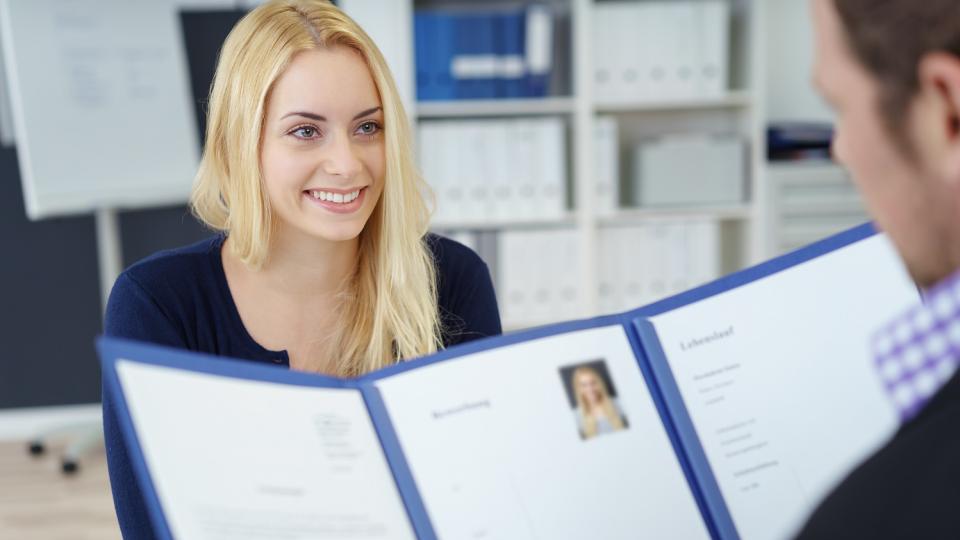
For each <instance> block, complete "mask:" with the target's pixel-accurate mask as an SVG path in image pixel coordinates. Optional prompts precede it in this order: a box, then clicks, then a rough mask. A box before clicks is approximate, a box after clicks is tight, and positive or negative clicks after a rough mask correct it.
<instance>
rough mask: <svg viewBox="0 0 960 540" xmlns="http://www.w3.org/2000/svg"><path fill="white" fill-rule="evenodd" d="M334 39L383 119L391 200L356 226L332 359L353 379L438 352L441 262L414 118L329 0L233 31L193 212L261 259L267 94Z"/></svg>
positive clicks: (282, 5)
mask: <svg viewBox="0 0 960 540" xmlns="http://www.w3.org/2000/svg"><path fill="white" fill-rule="evenodd" d="M334 46H345V47H349V48H351V49H353V50H355V51H357V52H358V53H359V54H360V55H361V56H362V57H363V59H364V61H365V62H366V64H367V66H368V68H369V69H370V73H371V75H372V76H373V80H374V83H375V84H376V87H377V90H378V91H379V94H380V100H381V105H382V107H383V116H384V140H385V154H386V156H385V157H386V173H385V178H384V188H383V195H382V196H381V198H380V200H379V201H378V202H377V205H376V207H375V208H374V211H373V213H372V215H371V216H370V219H369V220H368V221H367V223H366V226H365V227H364V229H363V231H362V232H361V233H360V238H359V243H360V246H359V259H358V261H357V269H356V273H355V275H354V276H353V280H352V282H351V283H350V284H349V286H348V290H346V291H345V294H344V295H343V303H342V306H341V308H340V312H339V313H338V315H339V321H340V327H339V328H337V329H336V331H335V332H334V336H335V343H336V346H335V347H334V350H335V351H336V352H335V354H337V358H336V359H334V362H332V364H333V365H335V370H336V372H337V373H338V374H340V375H344V376H353V375H358V374H361V373H366V372H369V371H372V370H375V369H378V368H380V367H383V366H385V365H388V364H391V363H394V362H396V361H399V360H402V359H409V358H413V357H416V356H421V355H424V354H429V353H432V352H435V351H436V350H437V349H438V347H440V346H441V343H440V335H441V334H440V323H439V318H438V312H437V286H436V269H435V268H434V261H433V258H432V256H431V252H430V250H429V247H428V246H427V245H426V233H427V227H428V223H429V218H430V213H429V209H428V207H427V204H426V202H425V200H424V196H425V194H428V193H429V190H428V188H427V187H426V184H425V183H424V182H423V180H422V178H421V177H420V175H419V173H418V172H417V169H416V166H415V165H414V162H413V155H412V152H413V149H412V147H411V142H410V141H411V138H412V136H411V132H410V126H409V124H408V120H407V116H406V113H405V112H404V109H403V105H402V103H401V101H400V98H399V94H398V92H397V89H396V85H395V84H394V81H393V77H392V75H391V74H390V71H389V68H388V67H387V64H386V61H385V60H384V59H383V55H382V54H381V53H380V50H379V49H378V48H377V46H376V45H375V44H374V43H373V40H371V39H370V37H369V36H368V35H367V34H366V33H365V32H364V31H363V30H362V29H361V28H360V27H359V26H358V25H357V24H356V23H355V22H354V21H353V20H352V19H350V18H349V17H347V16H346V15H345V14H344V13H343V12H342V11H340V10H339V9H338V8H337V7H335V6H333V5H332V4H330V3H329V2H327V1H326V0H273V1H271V2H267V3H265V4H263V5H261V6H259V7H258V8H256V9H254V10H253V11H251V12H250V13H249V14H247V15H246V16H245V17H244V18H243V19H242V20H240V22H238V23H237V25H236V26H235V27H234V28H233V30H232V31H231V32H230V35H229V36H228V37H227V40H226V41H225V42H224V45H223V49H222V51H221V52H220V60H219V63H218V65H217V72H216V76H215V78H214V82H213V86H212V88H211V90H210V103H209V113H208V122H207V137H206V146H205V148H204V152H203V158H202V160H201V162H200V167H199V170H198V172H197V177H196V180H195V183H194V189H193V194H192V196H191V207H192V209H193V212H194V214H195V215H196V216H197V217H198V218H199V219H200V220H201V221H203V222H204V223H206V224H207V225H208V226H209V227H211V228H213V229H215V230H218V231H222V232H225V233H227V234H228V235H229V236H230V242H229V244H228V245H229V249H230V250H231V252H232V253H233V254H234V255H236V256H237V257H238V258H239V259H241V260H242V261H243V262H244V263H245V264H247V265H248V266H249V267H251V268H254V269H256V268H259V267H261V266H262V265H263V263H264V261H265V260H266V259H267V257H268V255H269V246H270V240H271V234H272V232H273V230H274V222H273V216H272V214H271V211H270V205H269V203H268V199H267V195H266V191H265V189H264V185H263V182H262V178H261V172H260V159H259V156H260V142H261V130H262V127H263V122H264V114H265V111H266V103H267V98H268V95H269V93H270V90H271V88H272V86H273V84H274V83H275V81H276V80H277V78H278V77H279V76H280V75H281V74H282V73H283V71H284V70H285V69H286V68H287V66H288V65H289V64H290V61H291V59H292V58H293V57H294V55H296V54H297V53H299V52H302V51H308V50H312V49H318V48H329V47H334ZM323 332H324V330H322V329H318V334H321V333H323ZM316 360H317V361H320V362H321V363H320V364H317V366H320V365H323V364H326V365H330V363H329V362H326V361H325V360H327V359H316ZM318 369H319V367H318Z"/></svg>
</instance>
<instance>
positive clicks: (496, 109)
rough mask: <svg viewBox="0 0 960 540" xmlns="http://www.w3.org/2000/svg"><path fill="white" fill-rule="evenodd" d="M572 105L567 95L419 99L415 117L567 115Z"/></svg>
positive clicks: (571, 110) (572, 102) (572, 101)
mask: <svg viewBox="0 0 960 540" xmlns="http://www.w3.org/2000/svg"><path fill="white" fill-rule="evenodd" d="M573 107H574V100H573V98H569V97H551V98H530V99H484V100H461V101H421V102H418V103H417V105H416V115H417V117H418V118H448V117H478V116H481V117H482V116H535V115H547V114H570V113H572V112H573Z"/></svg>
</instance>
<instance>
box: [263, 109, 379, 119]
mask: <svg viewBox="0 0 960 540" xmlns="http://www.w3.org/2000/svg"><path fill="white" fill-rule="evenodd" d="M382 109H383V107H373V108H372V109H367V110H365V111H363V112H361V113H360V114H358V115H356V116H354V117H353V119H354V120H359V119H361V118H363V117H364V116H370V115H371V114H373V113H375V112H377V111H379V110H382ZM290 116H302V117H304V118H309V119H311V120H316V121H317V122H326V121H327V117H325V116H323V115H319V114H316V113H312V112H306V111H294V112H290V113H287V114H285V115H283V116H282V117H280V119H281V120H283V119H284V118H288V117H290Z"/></svg>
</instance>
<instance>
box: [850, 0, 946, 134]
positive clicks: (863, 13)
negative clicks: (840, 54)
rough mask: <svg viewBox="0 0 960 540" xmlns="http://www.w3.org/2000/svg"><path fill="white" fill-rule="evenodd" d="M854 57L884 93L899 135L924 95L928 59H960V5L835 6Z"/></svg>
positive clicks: (942, 1) (857, 1) (888, 0)
mask: <svg viewBox="0 0 960 540" xmlns="http://www.w3.org/2000/svg"><path fill="white" fill-rule="evenodd" d="M833 1H834V3H835V5H836V8H837V12H838V13H839V15H840V20H841V22H842V24H843V27H844V30H845V32H846V34H847V42H848V43H849V44H850V48H851V49H852V50H853V54H854V55H855V56H856V57H857V59H858V60H859V61H860V62H861V63H862V64H863V66H864V67H865V68H866V69H867V71H869V72H870V73H871V74H872V75H873V76H874V77H876V79H877V81H878V83H879V84H880V87H881V94H880V100H881V101H880V104H879V105H880V109H881V111H880V112H881V114H882V115H883V117H884V120H885V121H886V123H887V125H888V126H889V128H890V129H891V131H892V132H893V133H895V134H900V133H902V127H903V121H904V117H905V115H906V113H907V110H908V108H909V106H910V103H911V101H912V100H913V98H914V97H915V96H916V94H917V91H918V90H919V82H920V81H919V77H918V68H919V65H920V61H921V59H922V58H923V56H924V55H926V54H928V53H931V52H947V53H951V54H953V55H954V56H957V57H958V58H960V0H833Z"/></svg>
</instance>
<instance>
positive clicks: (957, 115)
mask: <svg viewBox="0 0 960 540" xmlns="http://www.w3.org/2000/svg"><path fill="white" fill-rule="evenodd" d="M917 75H918V81H919V85H920V88H919V93H918V95H919V96H920V100H918V101H919V102H918V103H915V105H916V106H917V107H919V108H920V109H922V110H920V111H916V110H915V111H914V112H915V113H918V114H920V115H921V116H922V121H921V122H920V123H919V125H916V127H917V129H916V130H915V133H914V135H916V137H915V140H917V141H918V142H919V143H920V144H921V145H922V146H923V147H922V148H919V149H918V150H919V153H920V154H921V155H923V156H926V157H929V158H930V159H932V160H933V162H932V163H930V164H929V165H930V166H932V168H933V170H934V171H935V172H937V173H938V176H940V177H941V178H943V179H944V180H945V181H947V182H948V183H950V184H951V185H953V187H956V188H957V189H958V190H960V57H958V56H955V55H953V54H950V53H946V52H933V53H929V54H927V55H925V56H924V57H923V59H922V60H921V61H920V65H919V68H918V72H917ZM920 130H922V131H920Z"/></svg>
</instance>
